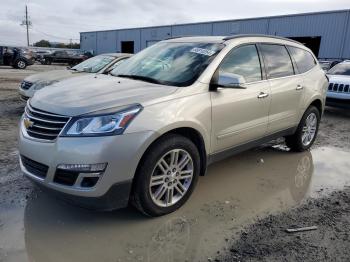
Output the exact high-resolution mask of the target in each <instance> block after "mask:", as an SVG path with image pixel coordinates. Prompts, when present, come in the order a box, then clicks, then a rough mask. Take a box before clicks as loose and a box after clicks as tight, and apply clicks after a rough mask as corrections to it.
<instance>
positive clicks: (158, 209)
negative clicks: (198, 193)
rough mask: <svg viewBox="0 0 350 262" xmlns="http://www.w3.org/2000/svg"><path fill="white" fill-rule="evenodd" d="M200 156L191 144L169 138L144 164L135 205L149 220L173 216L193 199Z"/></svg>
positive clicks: (156, 146) (158, 144)
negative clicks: (191, 196)
mask: <svg viewBox="0 0 350 262" xmlns="http://www.w3.org/2000/svg"><path fill="white" fill-rule="evenodd" d="M199 169H200V156H199V152H198V149H197V148H196V146H195V145H194V144H193V143H192V141H191V140H189V139H187V138H186V137H183V136H180V135H174V134H171V135H166V136H164V137H162V138H161V139H160V140H159V141H157V142H156V143H155V144H153V145H152V146H151V147H150V149H149V150H148V151H147V152H146V155H145V157H144V158H143V159H142V160H141V163H140V166H139V168H138V171H137V174H136V177H135V181H134V188H133V193H132V198H131V199H132V203H133V205H134V206H135V207H136V208H137V209H139V210H140V211H141V212H143V213H145V214H146V215H149V216H160V215H165V214H168V213H171V212H173V211H175V210H176V209H178V208H179V207H181V206H182V205H183V204H184V203H185V202H186V201H187V199H188V198H189V197H190V195H191V193H192V191H193V189H194V187H195V185H196V183H197V180H198V176H199Z"/></svg>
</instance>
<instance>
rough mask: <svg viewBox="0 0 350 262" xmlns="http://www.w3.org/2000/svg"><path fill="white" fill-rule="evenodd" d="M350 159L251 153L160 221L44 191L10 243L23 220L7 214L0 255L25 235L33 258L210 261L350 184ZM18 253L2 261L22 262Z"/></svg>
mask: <svg viewBox="0 0 350 262" xmlns="http://www.w3.org/2000/svg"><path fill="white" fill-rule="evenodd" d="M349 159H350V153H346V152H342V151H338V150H336V149H332V148H322V147H321V148H317V149H314V150H313V151H312V152H311V153H310V152H303V153H291V152H286V151H284V150H283V149H274V148H271V147H269V148H263V149H259V150H253V151H249V152H245V153H243V154H240V155H237V156H234V157H232V158H229V159H227V160H224V161H221V162H218V163H216V164H214V165H212V166H210V167H209V170H208V173H207V176H205V177H201V178H200V179H199V183H198V185H197V188H196V189H195V191H194V193H193V195H192V197H191V198H190V199H189V201H188V202H187V204H186V205H185V206H184V207H183V208H181V209H180V210H178V211H177V212H175V213H173V214H170V215H167V216H164V217H159V218H147V217H144V216H143V215H141V214H139V213H138V212H137V211H135V210H134V209H132V208H129V209H124V210H119V211H114V212H109V213H96V212H90V211H86V210H83V209H80V208H77V207H74V206H70V205H68V204H65V203H62V202H61V201H58V200H56V199H54V198H52V197H50V196H48V195H46V194H44V193H40V192H39V193H37V197H35V198H33V199H31V198H30V199H29V200H28V202H27V205H26V206H25V209H24V212H17V213H18V215H22V216H23V213H24V217H21V219H23V221H24V222H23V225H22V226H23V227H24V232H23V235H24V236H23V235H21V234H14V236H17V239H16V238H15V237H13V238H9V239H7V240H6V232H7V231H6V230H8V229H6V228H16V227H18V226H20V225H18V223H17V224H16V223H13V222H11V220H12V219H15V218H14V217H13V215H7V219H8V220H6V221H5V220H4V218H5V217H6V216H4V214H1V215H0V218H1V220H2V222H3V223H5V224H4V225H3V226H2V227H0V243H2V246H3V247H5V248H3V249H0V254H1V252H4V250H5V249H10V247H11V243H12V247H13V246H15V243H16V241H19V243H20V241H23V239H21V238H23V237H24V242H25V251H26V255H27V256H28V259H29V260H30V261H38V262H40V261H45V262H47V261H150V262H151V261H152V262H157V261H159V262H167V261H169V262H173V261H207V258H208V257H214V256H215V254H216V252H217V250H221V249H222V247H223V246H225V244H226V240H227V239H228V238H232V235H234V234H236V233H238V232H239V230H240V229H241V227H242V226H245V225H248V224H250V223H252V222H254V221H255V220H256V219H257V218H261V217H264V216H266V215H267V214H271V213H276V212H281V211H285V210H288V209H290V208H292V207H294V206H296V205H298V204H300V203H301V202H302V201H303V199H306V198H307V197H309V196H311V197H319V196H323V195H324V194H327V193H328V192H331V191H334V190H339V189H342V188H343V187H344V186H346V185H350V175H349V173H350V171H349V170H350V161H349ZM0 210H1V209H0ZM1 212H4V211H1ZM13 214H15V213H13ZM4 221H5V222H4ZM7 221H8V222H7ZM0 247H1V246H0ZM6 252H8V250H7V251H6ZM17 252H22V253H23V252H24V251H23V250H17ZM8 253H9V252H8ZM14 253H15V252H12V256H6V257H4V256H3V257H1V256H0V261H2V260H1V258H2V259H3V260H4V261H19V260H16V256H15V254H14Z"/></svg>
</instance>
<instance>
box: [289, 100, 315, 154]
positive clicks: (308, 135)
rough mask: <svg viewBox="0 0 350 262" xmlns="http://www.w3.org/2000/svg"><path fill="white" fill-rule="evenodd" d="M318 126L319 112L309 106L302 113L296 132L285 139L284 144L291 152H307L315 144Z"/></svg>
mask: <svg viewBox="0 0 350 262" xmlns="http://www.w3.org/2000/svg"><path fill="white" fill-rule="evenodd" d="M319 124H320V112H319V110H318V109H317V108H316V107H315V106H310V107H309V108H308V109H307V110H306V111H305V113H304V115H303V117H302V118H301V121H300V123H299V125H298V128H297V130H296V132H295V133H294V134H293V135H291V136H288V137H286V144H287V146H288V147H290V148H291V150H293V151H298V152H302V151H305V150H308V149H309V148H310V147H311V146H312V144H313V143H314V142H315V139H316V136H317V132H318V127H319Z"/></svg>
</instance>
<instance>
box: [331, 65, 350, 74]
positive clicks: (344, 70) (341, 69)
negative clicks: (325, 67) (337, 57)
mask: <svg viewBox="0 0 350 262" xmlns="http://www.w3.org/2000/svg"><path fill="white" fill-rule="evenodd" d="M328 74H330V75H347V76H350V63H349V64H337V65H335V66H334V67H332V68H331V69H330V70H329V71H328Z"/></svg>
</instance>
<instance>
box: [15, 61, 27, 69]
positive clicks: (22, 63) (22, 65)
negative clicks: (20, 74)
mask: <svg viewBox="0 0 350 262" xmlns="http://www.w3.org/2000/svg"><path fill="white" fill-rule="evenodd" d="M15 66H16V68H18V69H25V68H26V67H27V63H26V62H25V61H24V60H22V59H19V60H17V61H16V63H15Z"/></svg>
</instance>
